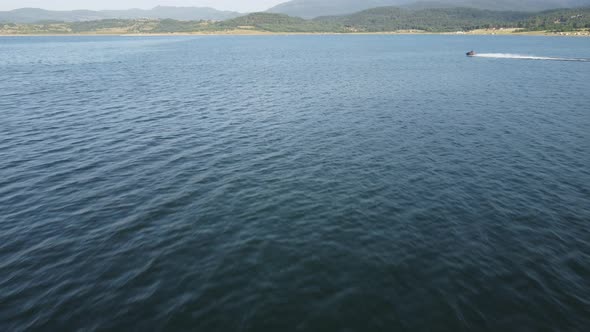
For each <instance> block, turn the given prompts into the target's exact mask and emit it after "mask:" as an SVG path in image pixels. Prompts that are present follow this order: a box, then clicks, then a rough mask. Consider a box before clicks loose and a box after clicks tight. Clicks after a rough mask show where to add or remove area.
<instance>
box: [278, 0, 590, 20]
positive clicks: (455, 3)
mask: <svg viewBox="0 0 590 332" xmlns="http://www.w3.org/2000/svg"><path fill="white" fill-rule="evenodd" d="M385 6H394V7H405V8H420V9H432V8H451V7H452V8H456V7H465V8H474V9H487V10H496V11H524V12H536V11H542V10H550V9H557V8H576V7H584V6H590V0H518V1H514V0H493V1H492V0H365V1H358V0H291V1H288V2H285V3H282V4H279V5H277V6H275V7H273V8H270V9H269V10H268V12H271V13H279V14H286V15H290V16H298V17H303V18H308V19H310V18H315V17H320V16H334V15H345V14H352V13H355V12H358V11H361V10H366V9H370V8H376V7H385Z"/></svg>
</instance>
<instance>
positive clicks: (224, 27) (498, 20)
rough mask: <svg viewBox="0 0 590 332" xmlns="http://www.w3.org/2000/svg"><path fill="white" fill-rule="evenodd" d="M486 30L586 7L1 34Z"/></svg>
mask: <svg viewBox="0 0 590 332" xmlns="http://www.w3.org/2000/svg"><path fill="white" fill-rule="evenodd" d="M487 28H521V29H526V30H544V31H572V30H580V29H586V30H588V29H590V8H581V9H564V10H551V11H545V12H539V13H526V12H498V11H489V10H478V9H471V8H435V9H419V10H412V9H404V8H396V7H382V8H374V9H369V10H365V11H362V12H358V13H355V14H351V15H344V16H328V17H319V18H316V19H312V20H305V19H302V18H297V17H290V16H287V15H282V14H272V13H255V14H250V15H246V16H242V17H238V18H234V19H230V20H226V21H221V22H213V21H178V20H170V19H165V20H153V19H142V20H121V19H109V20H100V21H91V22H69V23H68V22H64V23H46V24H1V23H0V33H3V34H17V33H20V34H31V33H41V34H42V33H54V34H59V33H121V34H124V33H172V32H185V33H186V32H203V33H212V32H222V33H226V32H236V31H250V32H251V31H261V32H336V33H348V32H395V31H400V30H420V31H425V32H455V31H471V30H476V29H487Z"/></svg>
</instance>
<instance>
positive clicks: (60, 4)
mask: <svg viewBox="0 0 590 332" xmlns="http://www.w3.org/2000/svg"><path fill="white" fill-rule="evenodd" d="M286 1H287V0H0V10H12V9H17V8H23V7H34V8H43V9H51V10H72V9H92V10H101V9H129V8H143V9H149V8H153V7H155V6H158V5H160V6H194V7H213V8H216V9H222V10H235V11H240V12H253V11H261V10H266V9H268V8H270V7H272V6H274V5H276V4H279V3H281V2H286Z"/></svg>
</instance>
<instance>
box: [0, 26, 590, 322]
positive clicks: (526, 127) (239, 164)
mask: <svg viewBox="0 0 590 332" xmlns="http://www.w3.org/2000/svg"><path fill="white" fill-rule="evenodd" d="M471 49H475V50H476V51H478V52H482V53H501V54H520V55H528V56H531V57H558V58H590V40H588V39H584V38H580V39H573V38H571V39H570V38H542V37H498V36H495V37H468V36H272V37H271V36H268V37H228V36H225V37H163V38H160V37H153V38H128V37H42V38H37V37H30V38H0V114H1V116H2V121H1V122H0V129H1V131H0V330H2V331H29V330H43V331H73V330H84V331H94V330H119V331H150V330H179V331H181V330H196V331H294V330H299V331H403V330H406V331H439V330H440V331H443V330H444V331H461V330H471V331H486V330H488V331H492V330H493V331H505V330H515V331H550V330H555V331H558V330H561V331H584V330H586V331H587V328H588V326H590V166H589V165H590V134H589V133H590V106H589V105H590V93H589V91H590V64H589V63H584V62H559V61H542V60H538V61H523V60H522V59H519V60H515V59H510V58H467V57H465V52H466V51H469V50H471Z"/></svg>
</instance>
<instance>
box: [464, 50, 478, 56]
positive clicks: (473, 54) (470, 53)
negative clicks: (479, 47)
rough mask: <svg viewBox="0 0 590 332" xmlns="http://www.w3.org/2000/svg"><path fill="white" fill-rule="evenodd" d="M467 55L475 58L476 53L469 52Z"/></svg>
mask: <svg viewBox="0 0 590 332" xmlns="http://www.w3.org/2000/svg"><path fill="white" fill-rule="evenodd" d="M466 54H467V56H475V54H476V53H475V52H474V51H469V52H467V53H466Z"/></svg>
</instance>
